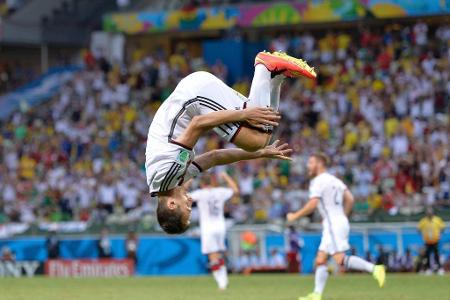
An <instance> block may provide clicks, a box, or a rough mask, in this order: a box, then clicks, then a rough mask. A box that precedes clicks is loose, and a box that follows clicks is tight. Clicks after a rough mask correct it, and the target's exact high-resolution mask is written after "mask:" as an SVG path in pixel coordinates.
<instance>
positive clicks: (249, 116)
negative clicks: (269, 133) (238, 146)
mask: <svg viewBox="0 0 450 300" xmlns="http://www.w3.org/2000/svg"><path fill="white" fill-rule="evenodd" d="M242 112H243V114H244V118H243V120H242V121H246V122H247V123H249V124H250V125H252V126H254V127H258V128H261V129H265V127H266V126H267V125H272V126H278V121H279V120H280V119H281V116H280V114H279V113H278V112H276V111H274V110H273V108H271V107H250V108H246V109H244V110H242Z"/></svg>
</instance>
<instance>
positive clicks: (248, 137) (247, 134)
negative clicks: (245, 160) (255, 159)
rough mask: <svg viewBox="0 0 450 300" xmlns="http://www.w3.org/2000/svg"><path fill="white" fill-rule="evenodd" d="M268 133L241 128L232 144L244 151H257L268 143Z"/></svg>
mask: <svg viewBox="0 0 450 300" xmlns="http://www.w3.org/2000/svg"><path fill="white" fill-rule="evenodd" d="M269 140H270V134H268V133H263V132H259V131H257V130H252V129H250V128H242V130H241V131H240V132H239V134H238V136H237V137H236V138H235V140H234V141H233V142H234V144H235V145H236V146H238V147H240V148H242V149H244V150H245V151H248V152H255V151H258V150H260V149H262V148H264V147H265V146H267V144H268V143H269Z"/></svg>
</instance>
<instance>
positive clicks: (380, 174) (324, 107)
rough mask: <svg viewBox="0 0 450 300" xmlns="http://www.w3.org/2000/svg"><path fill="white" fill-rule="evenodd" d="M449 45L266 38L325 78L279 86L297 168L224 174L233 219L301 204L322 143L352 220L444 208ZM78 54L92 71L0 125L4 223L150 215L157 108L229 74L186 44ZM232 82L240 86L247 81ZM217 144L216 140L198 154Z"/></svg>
mask: <svg viewBox="0 0 450 300" xmlns="http://www.w3.org/2000/svg"><path fill="white" fill-rule="evenodd" d="M449 41H450V27H448V26H440V27H438V28H428V25H427V24H424V23H417V24H415V25H412V26H406V27H402V28H395V27H389V26H387V27H385V28H383V29H382V30H380V29H378V28H371V29H369V28H365V29H363V30H361V31H360V32H358V33H355V32H346V31H342V32H338V33H327V34H325V35H312V34H309V33H302V34H301V35H298V36H291V37H289V38H288V37H286V36H284V35H281V36H276V37H274V38H273V39H272V42H271V48H272V49H271V50H285V51H288V52H289V53H291V54H293V55H297V56H300V57H304V58H306V59H307V60H308V61H309V62H310V63H311V64H312V65H315V66H317V67H318V71H319V78H318V80H317V82H311V81H286V84H285V86H284V88H283V91H282V101H281V107H280V110H281V112H282V114H283V122H282V125H281V126H280V129H279V131H278V133H277V134H279V136H280V138H281V139H282V140H283V141H287V142H289V143H290V144H291V146H292V147H293V148H294V150H295V153H294V155H293V157H294V163H293V164H288V163H286V162H280V161H268V160H265V161H252V162H245V163H239V164H236V165H235V166H236V167H233V168H229V172H231V173H232V175H233V176H234V177H236V178H237V179H238V182H240V184H241V193H242V195H241V200H240V201H237V202H232V203H229V206H228V208H227V214H228V216H229V217H233V218H234V219H235V220H236V221H237V222H239V223H254V222H274V221H277V220H280V219H282V218H283V217H284V215H285V214H286V212H287V211H290V210H294V209H297V208H298V207H299V206H300V205H301V204H302V201H304V200H306V199H307V182H308V178H307V177H306V175H305V169H304V164H305V162H306V158H307V156H308V155H309V154H310V153H313V152H316V151H323V152H326V153H327V154H328V155H329V156H330V157H331V158H332V159H333V168H332V171H333V172H334V173H336V174H338V175H339V176H340V177H342V178H344V180H345V182H346V183H347V184H348V186H349V187H350V188H351V189H352V191H353V192H354V194H355V196H356V200H357V203H356V207H355V212H354V215H353V219H354V220H355V221H367V220H372V221H383V220H393V219H395V218H397V219H400V220H404V219H411V218H415V217H416V216H417V215H419V214H420V213H421V212H423V210H424V207H425V206H427V205H432V206H435V207H436V208H438V209H440V210H441V211H442V212H446V211H448V208H449V206H450V173H449V171H450V159H449V155H450V153H449V152H448V146H449V132H450V131H449V119H448V111H449V95H450V71H449V70H450V65H449V61H450V50H449V49H450V48H449ZM84 58H85V64H86V70H84V71H82V72H79V73H78V74H76V75H75V76H74V77H73V79H72V80H71V81H70V82H69V83H68V84H67V85H66V86H64V88H62V89H61V91H60V92H59V93H58V95H57V96H55V97H53V98H52V99H49V101H48V102H46V103H45V104H41V105H39V106H37V107H32V108H30V109H29V110H28V111H22V112H18V113H15V114H14V115H13V116H12V117H11V118H10V119H9V120H7V121H6V122H5V123H4V124H2V126H1V136H0V153H2V155H1V159H0V160H1V164H0V174H1V175H0V176H2V179H4V180H2V181H1V185H0V191H1V194H0V199H1V200H0V222H9V221H15V222H26V223H35V222H38V221H45V220H46V221H55V222H58V221H64V220H82V221H88V220H90V221H92V222H94V223H95V222H100V223H103V222H113V223H128V222H134V221H135V220H139V219H140V218H141V217H142V216H149V217H148V220H150V222H153V220H154V219H153V218H154V217H153V212H154V210H155V203H153V202H152V201H151V200H150V198H149V195H148V188H147V186H146V182H145V176H144V173H143V162H144V153H145V141H146V137H147V130H148V126H149V124H150V122H151V120H152V116H153V115H154V113H155V112H156V110H157V108H158V106H159V105H160V103H161V101H163V100H164V99H165V98H166V97H167V96H168V95H169V94H170V92H171V91H172V90H173V89H174V87H175V85H176V83H177V82H178V81H179V79H180V78H182V77H183V76H185V75H187V74H189V73H190V72H192V71H195V70H199V69H209V70H210V71H211V72H213V73H215V74H216V75H217V76H218V77H220V78H223V79H226V78H227V67H226V66H224V65H222V64H220V63H217V64H216V65H213V66H206V65H205V64H204V63H202V62H201V59H192V58H191V57H190V56H189V53H188V51H186V50H185V49H181V48H180V49H178V51H176V52H174V53H172V54H171V55H168V54H166V53H151V54H149V53H143V51H142V50H141V49H137V50H136V51H135V52H134V53H131V55H130V60H129V62H128V63H127V64H126V65H120V66H119V65H115V64H114V63H113V62H108V61H106V60H105V59H104V58H102V57H100V56H97V57H94V56H93V55H92V54H89V53H88V54H86V56H85V57H84ZM230 84H233V87H234V88H235V89H237V90H239V91H240V92H241V93H243V94H248V88H249V82H248V80H239V81H237V82H234V83H230ZM222 144H223V141H221V140H219V138H218V137H216V136H214V135H211V136H209V137H208V138H205V139H203V140H202V141H201V142H200V143H199V146H198V148H197V149H196V150H197V152H198V153H202V152H203V151H206V150H210V149H214V148H217V147H218V145H222ZM367 166H370V167H367ZM263 167H264V168H263ZM218 171H219V170H218ZM16 200H18V201H16ZM111 204H112V207H113V208H112V209H106V208H107V207H109V206H110V205H111ZM446 209H447V210H446ZM144 220H145V218H144Z"/></svg>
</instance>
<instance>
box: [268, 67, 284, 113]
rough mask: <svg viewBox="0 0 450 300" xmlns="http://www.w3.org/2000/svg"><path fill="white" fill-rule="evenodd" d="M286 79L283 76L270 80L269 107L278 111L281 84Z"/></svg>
mask: <svg viewBox="0 0 450 300" xmlns="http://www.w3.org/2000/svg"><path fill="white" fill-rule="evenodd" d="M285 78H286V77H285V76H284V75H283V74H280V75H277V76H275V77H274V78H272V79H271V80H270V107H272V108H273V109H274V110H275V111H278V107H279V106H280V90H281V84H282V83H283V80H284V79H285Z"/></svg>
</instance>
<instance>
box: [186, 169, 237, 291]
mask: <svg viewBox="0 0 450 300" xmlns="http://www.w3.org/2000/svg"><path fill="white" fill-rule="evenodd" d="M220 176H221V178H222V179H223V180H224V181H225V182H226V183H227V185H228V187H218V186H217V184H214V180H213V179H214V178H213V177H210V178H203V179H202V183H201V189H199V190H195V191H193V192H192V193H190V195H191V197H192V199H193V200H194V201H195V202H197V207H198V210H199V213H200V232H201V243H202V254H204V255H208V260H209V266H210V269H211V272H212V274H213V276H214V279H215V280H216V282H217V285H218V287H219V289H220V290H225V289H226V288H227V286H228V274H227V267H226V265H225V260H224V257H223V253H224V252H225V250H226V247H225V238H226V226H225V217H224V209H223V208H224V205H225V202H226V201H227V200H229V199H231V198H232V197H233V196H235V195H237V194H238V193H239V188H238V186H237V184H236V183H235V182H234V181H233V179H231V177H230V176H229V175H228V174H227V173H225V172H223V173H221V174H220Z"/></svg>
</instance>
